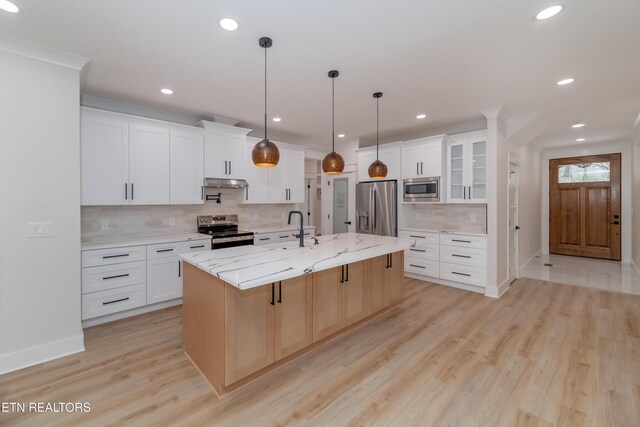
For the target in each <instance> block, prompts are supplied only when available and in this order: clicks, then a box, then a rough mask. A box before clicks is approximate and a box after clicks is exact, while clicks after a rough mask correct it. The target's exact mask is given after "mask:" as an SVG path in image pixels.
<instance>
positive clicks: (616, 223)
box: [611, 221, 620, 225]
mask: <svg viewBox="0 0 640 427" xmlns="http://www.w3.org/2000/svg"><path fill="white" fill-rule="evenodd" d="M611 224H613V225H620V221H613V222H612V223H611Z"/></svg>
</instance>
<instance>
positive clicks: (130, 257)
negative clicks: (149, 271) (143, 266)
mask: <svg viewBox="0 0 640 427" xmlns="http://www.w3.org/2000/svg"><path fill="white" fill-rule="evenodd" d="M146 259H147V249H146V246H127V247H123V248H112V249H96V250H92V251H82V267H83V268H84V267H96V266H99V265H111V264H120V263H123V262H133V261H145V260H146Z"/></svg>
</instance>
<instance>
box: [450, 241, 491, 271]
mask: <svg viewBox="0 0 640 427" xmlns="http://www.w3.org/2000/svg"><path fill="white" fill-rule="evenodd" d="M440 261H442V262H448V263H451V264H461V265H468V266H470V267H479V268H486V267H487V250H486V249H476V248H462V247H456V246H440Z"/></svg>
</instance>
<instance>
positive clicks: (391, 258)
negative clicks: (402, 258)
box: [389, 254, 393, 268]
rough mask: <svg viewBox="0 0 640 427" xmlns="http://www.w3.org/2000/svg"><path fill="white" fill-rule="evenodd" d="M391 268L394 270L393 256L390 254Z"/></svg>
mask: <svg viewBox="0 0 640 427" xmlns="http://www.w3.org/2000/svg"><path fill="white" fill-rule="evenodd" d="M389 268H393V254H389Z"/></svg>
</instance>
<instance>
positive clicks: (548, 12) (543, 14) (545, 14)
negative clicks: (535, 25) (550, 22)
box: [536, 4, 564, 21]
mask: <svg viewBox="0 0 640 427" xmlns="http://www.w3.org/2000/svg"><path fill="white" fill-rule="evenodd" d="M562 9H564V6H562V5H560V4H557V5H555V6H550V7H548V8H546V9H543V10H541V11H540V12H538V14H537V15H536V20H538V21H543V20H545V19H549V18H551V17H553V16H556V15H557V14H559V13H560V12H562Z"/></svg>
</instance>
